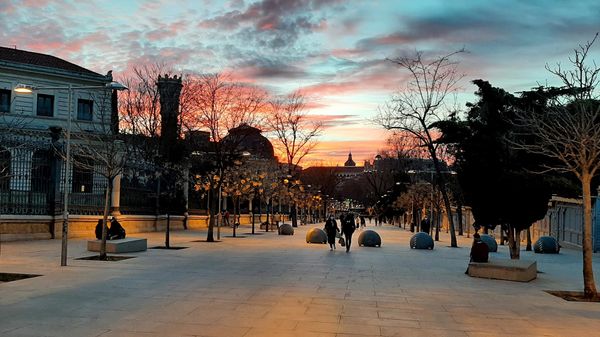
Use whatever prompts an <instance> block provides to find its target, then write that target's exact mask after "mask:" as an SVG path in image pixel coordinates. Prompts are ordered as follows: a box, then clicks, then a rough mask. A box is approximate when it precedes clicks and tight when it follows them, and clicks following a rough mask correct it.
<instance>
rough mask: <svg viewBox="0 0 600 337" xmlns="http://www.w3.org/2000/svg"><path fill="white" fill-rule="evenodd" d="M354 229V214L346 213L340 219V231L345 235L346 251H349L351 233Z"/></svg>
mask: <svg viewBox="0 0 600 337" xmlns="http://www.w3.org/2000/svg"><path fill="white" fill-rule="evenodd" d="M355 229H356V223H355V222H354V215H352V213H348V214H346V216H345V217H344V220H343V221H342V233H344V236H345V237H346V253H348V252H350V245H351V244H352V233H354V230H355Z"/></svg>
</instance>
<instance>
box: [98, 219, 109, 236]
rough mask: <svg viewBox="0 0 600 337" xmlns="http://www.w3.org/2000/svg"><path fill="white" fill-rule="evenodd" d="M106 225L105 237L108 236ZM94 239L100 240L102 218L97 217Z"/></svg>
mask: <svg viewBox="0 0 600 337" xmlns="http://www.w3.org/2000/svg"><path fill="white" fill-rule="evenodd" d="M105 227H106V233H107V234H106V237H108V227H107V226H105ZM95 232H96V239H98V240H102V219H98V223H97V224H96V231H95Z"/></svg>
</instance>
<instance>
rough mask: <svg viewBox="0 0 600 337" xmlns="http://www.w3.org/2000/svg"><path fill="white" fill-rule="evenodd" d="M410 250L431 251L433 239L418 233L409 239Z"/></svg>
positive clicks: (425, 234)
mask: <svg viewBox="0 0 600 337" xmlns="http://www.w3.org/2000/svg"><path fill="white" fill-rule="evenodd" d="M410 248H413V249H433V239H432V238H431V236H429V234H427V233H424V232H419V233H417V234H415V235H413V236H412V238H410Z"/></svg>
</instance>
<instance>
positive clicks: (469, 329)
mask: <svg viewBox="0 0 600 337" xmlns="http://www.w3.org/2000/svg"><path fill="white" fill-rule="evenodd" d="M318 226H319V227H322V224H319V225H318ZM310 227H311V226H307V227H304V226H303V227H299V228H297V229H296V234H295V235H293V236H279V235H277V234H276V233H265V234H264V235H258V236H253V237H247V238H244V239H243V240H238V239H231V238H225V237H224V238H222V240H223V241H222V242H220V243H202V242H192V241H194V240H199V239H204V238H205V236H206V233H205V232H202V231H175V232H172V233H171V244H172V245H173V246H184V247H188V248H187V249H182V250H154V249H151V250H148V251H145V252H138V253H128V254H126V255H127V256H134V257H135V258H133V259H128V260H123V261H119V262H101V261H85V260H75V258H78V257H84V256H90V255H92V253H90V252H87V251H86V249H87V247H86V243H87V240H86V239H72V240H70V241H69V259H68V263H69V266H67V267H60V266H59V262H60V240H44V241H29V242H8V243H2V247H1V251H0V271H2V272H14V273H32V274H41V275H43V276H41V277H36V278H30V279H24V280H20V281H15V282H9V283H0V336H3V337H4V336H6V337H16V336H19V337H25V336H26V337H29V336H36V337H38V336H60V337H64V336H78V337H80V336H84V337H86V336H94V337H97V336H103V337H106V336H110V337H115V336H133V337H137V336H144V337H154V336H157V337H158V336H160V337H164V336H177V337H179V336H227V337H230V336H232V337H236V336H240V337H254V336H257V337H258V336H260V337H269V336H277V337H288V336H293V337H295V336H298V337H299V336H302V337H305V336H307V337H321V336H325V337H357V336H427V337H430V336H434V337H435V336H461V337H489V336H502V335H514V336H526V337H529V336H594V335H598V331H600V304H598V303H575V302H566V301H564V300H562V299H560V298H557V297H554V296H551V295H549V294H547V293H545V292H544V290H580V289H581V287H582V276H581V252H579V251H575V250H569V249H563V250H561V254H559V255H539V254H533V253H532V252H525V251H523V252H522V253H521V255H522V258H523V259H527V260H536V261H537V264H538V269H539V270H540V271H541V272H542V273H540V274H538V278H537V279H536V280H534V281H532V282H530V283H515V282H509V281H500V280H487V279H477V278H471V277H468V276H466V275H465V274H464V271H465V269H466V267H467V264H468V260H469V258H468V255H469V247H470V243H471V241H470V240H471V239H468V238H464V237H463V238H461V237H459V246H461V248H450V247H448V246H449V238H448V234H446V233H441V235H442V236H441V241H440V242H437V243H436V247H435V249H434V250H433V251H420V250H411V249H410V248H409V247H408V242H409V239H410V237H411V233H410V232H407V231H405V230H404V229H400V228H396V227H391V226H384V227H373V226H369V227H367V228H369V229H374V230H376V231H377V232H378V233H379V234H380V235H381V237H382V240H383V246H382V247H381V248H371V247H359V246H358V245H356V242H354V244H353V245H352V251H351V252H350V253H349V254H347V253H345V251H344V250H343V249H341V247H338V249H337V250H336V251H333V252H330V251H329V249H328V246H327V245H316V244H307V243H306V242H305V240H304V236H305V234H306V231H307V229H308V228H310ZM224 232H225V233H224V234H227V235H228V234H230V233H229V232H228V230H224ZM144 236H145V237H146V238H147V239H148V244H149V245H150V246H157V245H163V244H164V234H161V233H144ZM357 237H358V235H355V238H357ZM492 257H497V258H507V257H508V249H507V247H504V246H499V252H498V253H492ZM594 257H595V263H594V268H595V270H596V273H597V275H598V270H599V268H600V260H599V259H600V256H599V254H595V256H594Z"/></svg>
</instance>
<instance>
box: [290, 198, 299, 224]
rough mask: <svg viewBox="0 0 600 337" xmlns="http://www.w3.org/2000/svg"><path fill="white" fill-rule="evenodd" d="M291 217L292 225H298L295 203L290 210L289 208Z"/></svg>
mask: <svg viewBox="0 0 600 337" xmlns="http://www.w3.org/2000/svg"><path fill="white" fill-rule="evenodd" d="M291 213H292V214H290V215H291V217H292V227H298V217H297V214H296V204H294V205H293V206H292V210H291Z"/></svg>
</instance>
